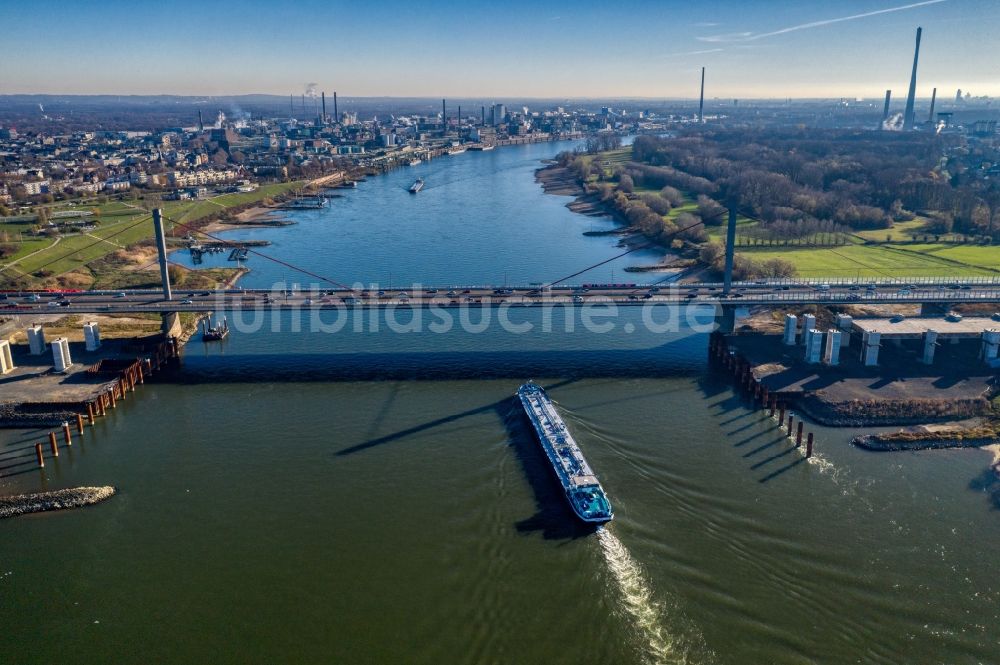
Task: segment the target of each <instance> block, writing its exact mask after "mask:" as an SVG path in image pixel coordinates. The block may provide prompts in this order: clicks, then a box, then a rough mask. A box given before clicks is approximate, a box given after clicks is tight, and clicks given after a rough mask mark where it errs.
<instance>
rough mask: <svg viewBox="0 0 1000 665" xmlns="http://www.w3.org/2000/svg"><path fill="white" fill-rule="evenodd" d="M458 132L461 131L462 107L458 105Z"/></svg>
mask: <svg viewBox="0 0 1000 665" xmlns="http://www.w3.org/2000/svg"><path fill="white" fill-rule="evenodd" d="M458 131H462V105H461V104H459V105H458Z"/></svg>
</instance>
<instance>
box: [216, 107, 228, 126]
mask: <svg viewBox="0 0 1000 665" xmlns="http://www.w3.org/2000/svg"><path fill="white" fill-rule="evenodd" d="M225 121H226V114H225V113H223V112H222V111H219V115H218V117H217V118H216V119H215V128H216V129H222V124H223V123H224V122H225Z"/></svg>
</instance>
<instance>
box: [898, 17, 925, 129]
mask: <svg viewBox="0 0 1000 665" xmlns="http://www.w3.org/2000/svg"><path fill="white" fill-rule="evenodd" d="M923 31H924V29H923V28H917V46H916V48H914V49H913V73H911V74H910V92H909V94H907V95H906V110H905V111H904V112H903V129H913V124H914V123H913V98H914V97H916V95H917V60H918V59H919V58H920V35H921V33H923Z"/></svg>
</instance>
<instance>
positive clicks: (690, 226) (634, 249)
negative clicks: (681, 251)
mask: <svg viewBox="0 0 1000 665" xmlns="http://www.w3.org/2000/svg"><path fill="white" fill-rule="evenodd" d="M704 224H705V221H704V220H702V219H699V220H698V221H697V222H696V223H694V224H688V225H687V226H683V227H681V228H678V229H674V230H673V231H671V232H670V233H667V234H664V235H665V236H666V237H667V238H669V237H672V236H676V235H677V234H678V233H683V232H684V231H687V230H688V229H693V228H694V227H696V226H703V225H704ZM650 247H656V243H653V242H647V243H644V244H642V245H638V246H636V247H632V248H631V249H628V250H626V251H624V252H622V253H621V254H616V255H615V256H612V257H611V258H610V259H605V260H603V261H599V262H598V263H595V264H593V265H591V266H587V267H586V268H584V269H583V270H578V271H577V272H575V273H573V274H571V275H566V276H565V277H560V278H559V279H557V280H554V281H551V282H548V283H547V284H544V285H543V286H542V288H549V287H552V286H555V285H556V284H560V283H562V282H565V281H566V280H567V279H573V278H574V277H576V276H578V275H582V274H583V273H585V272H589V271H591V270H593V269H594V268H599V267H601V266H603V265H604V264H606V263H611V262H612V261H614V260H616V259H620V258H621V257H623V256H627V255H629V254H631V253H632V252H638V251H639V250H640V249H649V248H650Z"/></svg>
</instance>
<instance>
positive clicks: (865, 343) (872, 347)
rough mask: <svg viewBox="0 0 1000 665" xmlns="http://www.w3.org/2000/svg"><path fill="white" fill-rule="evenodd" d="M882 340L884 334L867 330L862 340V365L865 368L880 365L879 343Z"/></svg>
mask: <svg viewBox="0 0 1000 665" xmlns="http://www.w3.org/2000/svg"><path fill="white" fill-rule="evenodd" d="M881 340H882V333H877V332H872V331H870V330H866V331H865V334H864V335H863V336H862V338H861V363H862V364H863V365H865V367H874V366H875V365H878V349H879V346H880V344H879V342H881Z"/></svg>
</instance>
